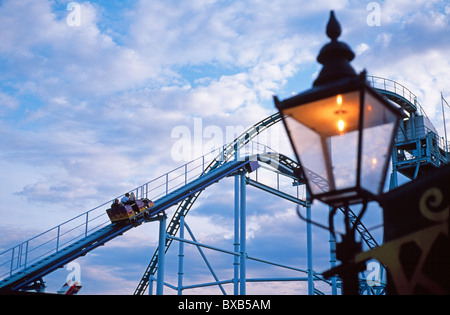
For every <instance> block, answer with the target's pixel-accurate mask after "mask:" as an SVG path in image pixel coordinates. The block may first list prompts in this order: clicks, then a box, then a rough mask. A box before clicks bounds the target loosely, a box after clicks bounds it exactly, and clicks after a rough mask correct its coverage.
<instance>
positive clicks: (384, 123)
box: [361, 93, 397, 195]
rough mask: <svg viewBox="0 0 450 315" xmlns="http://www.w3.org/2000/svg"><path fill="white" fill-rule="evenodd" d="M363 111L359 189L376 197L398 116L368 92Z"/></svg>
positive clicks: (381, 181)
mask: <svg viewBox="0 0 450 315" xmlns="http://www.w3.org/2000/svg"><path fill="white" fill-rule="evenodd" d="M363 110H364V118H363V140H362V161H361V187H362V188H364V189H366V190H368V191H369V192H371V193H373V194H375V195H378V194H380V193H381V192H382V190H383V186H384V180H385V178H386V174H385V170H386V167H387V163H389V161H390V157H391V151H392V148H391V147H390V145H391V142H392V138H393V137H394V134H395V133H396V130H394V128H395V126H396V122H397V116H396V115H395V114H394V113H393V112H392V111H391V110H390V109H388V108H387V107H386V106H385V105H384V104H382V103H381V102H380V101H379V100H378V99H377V98H375V97H373V96H372V95H371V94H369V93H366V96H365V104H364V109H363Z"/></svg>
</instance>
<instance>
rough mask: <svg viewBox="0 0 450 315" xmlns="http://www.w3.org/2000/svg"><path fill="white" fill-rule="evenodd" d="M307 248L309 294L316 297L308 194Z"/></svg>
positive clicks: (307, 194)
mask: <svg viewBox="0 0 450 315" xmlns="http://www.w3.org/2000/svg"><path fill="white" fill-rule="evenodd" d="M306 217H307V219H308V220H307V222H306V243H307V244H306V247H307V251H308V258H307V259H308V294H309V295H314V270H313V259H312V226H311V220H312V218H311V198H310V196H309V193H308V191H307V192H306Z"/></svg>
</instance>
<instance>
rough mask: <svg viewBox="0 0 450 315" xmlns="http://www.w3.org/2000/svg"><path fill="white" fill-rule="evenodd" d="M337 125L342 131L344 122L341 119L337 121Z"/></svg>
mask: <svg viewBox="0 0 450 315" xmlns="http://www.w3.org/2000/svg"><path fill="white" fill-rule="evenodd" d="M337 125H338V129H339V132H343V131H344V128H345V122H344V121H343V120H342V119H341V120H339V121H338V124H337Z"/></svg>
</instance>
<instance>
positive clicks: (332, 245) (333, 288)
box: [329, 207, 337, 295]
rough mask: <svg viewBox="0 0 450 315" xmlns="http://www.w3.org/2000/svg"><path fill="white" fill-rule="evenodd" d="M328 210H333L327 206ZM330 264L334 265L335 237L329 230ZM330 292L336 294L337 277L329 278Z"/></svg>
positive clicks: (332, 266)
mask: <svg viewBox="0 0 450 315" xmlns="http://www.w3.org/2000/svg"><path fill="white" fill-rule="evenodd" d="M329 211H330V212H331V211H333V207H329ZM330 266H331V269H332V268H334V267H336V239H335V237H334V235H333V233H331V232H330ZM331 294H332V295H337V278H336V276H333V277H332V278H331Z"/></svg>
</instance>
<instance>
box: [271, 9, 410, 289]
mask: <svg viewBox="0 0 450 315" xmlns="http://www.w3.org/2000/svg"><path fill="white" fill-rule="evenodd" d="M327 35H328V37H329V38H330V39H331V42H330V43H328V44H327V45H325V46H324V47H323V48H322V50H321V52H320V54H319V56H318V58H317V61H318V62H319V63H321V64H323V69H322V71H321V72H320V74H319V76H318V78H317V79H316V80H315V81H314V84H313V87H312V88H311V89H309V90H307V91H305V92H303V93H301V94H299V95H296V96H293V97H291V98H289V99H286V100H283V101H279V100H278V98H277V97H274V100H275V105H276V107H277V109H278V110H279V111H280V114H281V116H282V117H283V122H284V125H285V128H286V131H287V134H288V136H289V139H290V141H291V144H292V147H293V149H294V152H295V154H296V157H297V160H298V161H299V164H300V166H301V170H302V173H303V176H304V177H305V179H306V185H307V189H308V192H309V195H310V197H311V199H318V200H320V201H322V202H324V203H326V204H328V205H330V206H332V207H333V211H331V212H330V228H329V229H330V230H331V231H332V232H333V233H334V231H333V227H332V214H331V213H333V215H334V213H336V211H335V210H336V209H337V208H338V207H344V209H347V213H346V216H345V226H346V235H343V236H342V242H341V243H340V244H338V246H337V251H336V254H337V258H338V259H339V260H341V261H342V267H341V268H340V269H339V270H338V271H337V273H340V276H341V277H342V279H343V285H344V294H357V293H358V271H359V270H358V267H356V268H355V266H353V267H351V266H352V261H353V259H354V256H355V254H356V253H358V252H360V251H361V245H360V243H357V242H356V241H355V228H354V227H353V226H352V225H351V223H350V221H349V216H348V206H349V205H352V204H357V203H363V210H361V213H360V215H359V216H358V219H360V218H361V216H362V215H363V213H364V212H365V210H366V207H367V203H368V202H369V201H371V200H376V199H377V196H378V195H380V194H381V193H382V191H383V187H384V182H385V179H386V173H387V168H388V165H389V161H390V156H391V152H392V148H393V144H394V140H395V136H396V133H397V129H398V124H399V121H400V119H401V117H402V116H401V112H400V110H399V109H398V108H397V107H395V106H394V105H393V104H391V103H390V102H389V101H387V100H386V99H385V98H384V97H383V96H382V95H380V94H379V93H378V92H376V91H375V90H374V89H373V88H371V87H370V86H369V85H368V83H367V80H366V73H365V71H363V72H362V73H361V74H357V73H356V72H355V70H354V69H353V68H352V67H351V65H350V61H352V60H353V59H354V57H355V55H354V53H353V52H352V51H351V49H350V47H349V46H347V45H346V44H345V43H342V42H340V41H338V40H337V39H338V37H339V36H340V35H341V27H340V25H339V23H338V21H337V20H336V18H335V15H334V12H333V11H331V14H330V20H329V22H328V25H327ZM359 267H360V266H359Z"/></svg>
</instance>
